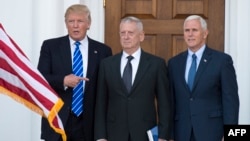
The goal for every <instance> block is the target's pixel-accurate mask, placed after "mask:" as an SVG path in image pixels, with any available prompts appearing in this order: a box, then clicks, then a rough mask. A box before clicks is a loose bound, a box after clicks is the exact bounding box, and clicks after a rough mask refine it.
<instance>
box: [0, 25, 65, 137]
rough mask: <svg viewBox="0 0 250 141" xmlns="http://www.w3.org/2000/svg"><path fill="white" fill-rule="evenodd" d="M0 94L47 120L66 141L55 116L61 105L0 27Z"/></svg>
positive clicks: (60, 101)
mask: <svg viewBox="0 0 250 141" xmlns="http://www.w3.org/2000/svg"><path fill="white" fill-rule="evenodd" d="M0 93H2V94H6V95H8V96H10V97H11V98H13V99H15V100H16V101H18V102H20V103H22V104H24V105H25V106H27V107H28V108H29V109H31V110H33V111H35V112H36V113H38V114H40V115H41V116H44V117H46V118H47V119H48V121H49V123H50V126H51V127H52V128H53V129H54V130H55V131H56V132H57V133H59V134H61V135H62V138H63V140H64V141H66V134H65V131H64V128H63V124H62V122H61V119H60V117H59V116H58V112H59V110H60V109H61V107H62V106H63V101H62V100H61V99H60V98H59V97H58V95H57V94H56V92H55V91H54V90H53V89H52V88H51V87H50V85H49V83H48V82H47V81H46V80H45V78H44V77H43V76H42V75H41V73H40V72H39V71H38V69H37V68H36V67H34V66H33V65H32V64H31V62H30V61H29V59H28V58H27V57H26V55H25V54H24V53H23V52H22V50H21V49H20V48H19V47H18V46H17V44H16V43H15V42H14V41H13V40H12V39H11V37H9V36H8V35H7V33H6V32H5V30H4V28H3V26H2V25H1V23H0Z"/></svg>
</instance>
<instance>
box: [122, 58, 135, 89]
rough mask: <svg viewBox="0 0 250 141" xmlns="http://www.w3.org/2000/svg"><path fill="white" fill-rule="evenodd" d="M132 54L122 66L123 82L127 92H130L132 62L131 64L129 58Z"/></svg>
mask: <svg viewBox="0 0 250 141" xmlns="http://www.w3.org/2000/svg"><path fill="white" fill-rule="evenodd" d="M133 58H134V57H133V56H128V57H127V59H128V62H127V64H126V66H125V68H124V72H123V76H122V79H123V82H124V84H125V86H126V88H127V90H128V92H130V89H131V87H132V64H131V60H132V59H133Z"/></svg>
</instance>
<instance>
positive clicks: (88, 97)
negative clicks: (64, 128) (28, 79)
mask: <svg viewBox="0 0 250 141" xmlns="http://www.w3.org/2000/svg"><path fill="white" fill-rule="evenodd" d="M88 41H89V50H88V68H87V76H86V77H87V78H89V81H86V83H85V93H84V114H83V120H84V134H85V136H86V138H87V141H93V119H94V107H95V96H96V82H97V74H98V69H99V63H100V61H101V60H102V59H103V58H105V57H108V56H111V55H112V52H111V48H110V47H108V46H106V45H104V44H102V43H100V42H97V41H94V40H92V39H90V38H88ZM38 70H39V71H40V72H41V73H42V74H43V76H44V77H45V79H46V80H47V81H48V82H49V84H50V85H51V86H52V88H53V89H54V90H55V91H56V92H57V94H58V95H59V97H61V98H62V100H63V101H64V105H63V107H62V109H61V110H60V112H59V116H60V118H61V120H62V122H63V124H64V125H65V124H66V122H67V119H68V116H69V113H70V109H71V108H70V107H71V101H72V88H68V89H66V90H65V88H64V86H63V79H64V77H65V76H66V75H68V74H71V73H72V59H71V50H70V42H69V36H68V35H67V36H64V37H59V38H55V39H49V40H46V41H44V42H43V44H42V48H41V52H40V58H39V63H38ZM59 136H60V135H59V134H56V133H55V132H54V131H53V130H52V129H51V128H50V126H49V125H48V122H47V120H46V119H44V118H43V119H42V134H41V138H43V139H52V140H55V141H56V140H57V139H58V138H59Z"/></svg>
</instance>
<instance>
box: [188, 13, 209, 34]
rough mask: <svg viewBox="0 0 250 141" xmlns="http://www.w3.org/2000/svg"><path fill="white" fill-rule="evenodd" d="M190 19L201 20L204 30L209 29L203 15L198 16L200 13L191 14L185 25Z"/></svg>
mask: <svg viewBox="0 0 250 141" xmlns="http://www.w3.org/2000/svg"><path fill="white" fill-rule="evenodd" d="M190 20H199V22H200V24H201V27H202V29H203V30H207V22H206V21H205V20H204V19H203V18H202V17H201V16H198V15H191V16H188V17H187V18H186V19H185V21H184V25H183V27H184V26H185V24H186V22H187V21H190Z"/></svg>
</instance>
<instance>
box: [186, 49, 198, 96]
mask: <svg viewBox="0 0 250 141" xmlns="http://www.w3.org/2000/svg"><path fill="white" fill-rule="evenodd" d="M192 58H193V59H192V64H191V66H190V69H189V72H188V87H189V89H190V90H191V91H192V89H193V84H194V78H195V74H196V67H197V65H196V58H197V56H196V55H195V54H193V55H192Z"/></svg>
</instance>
